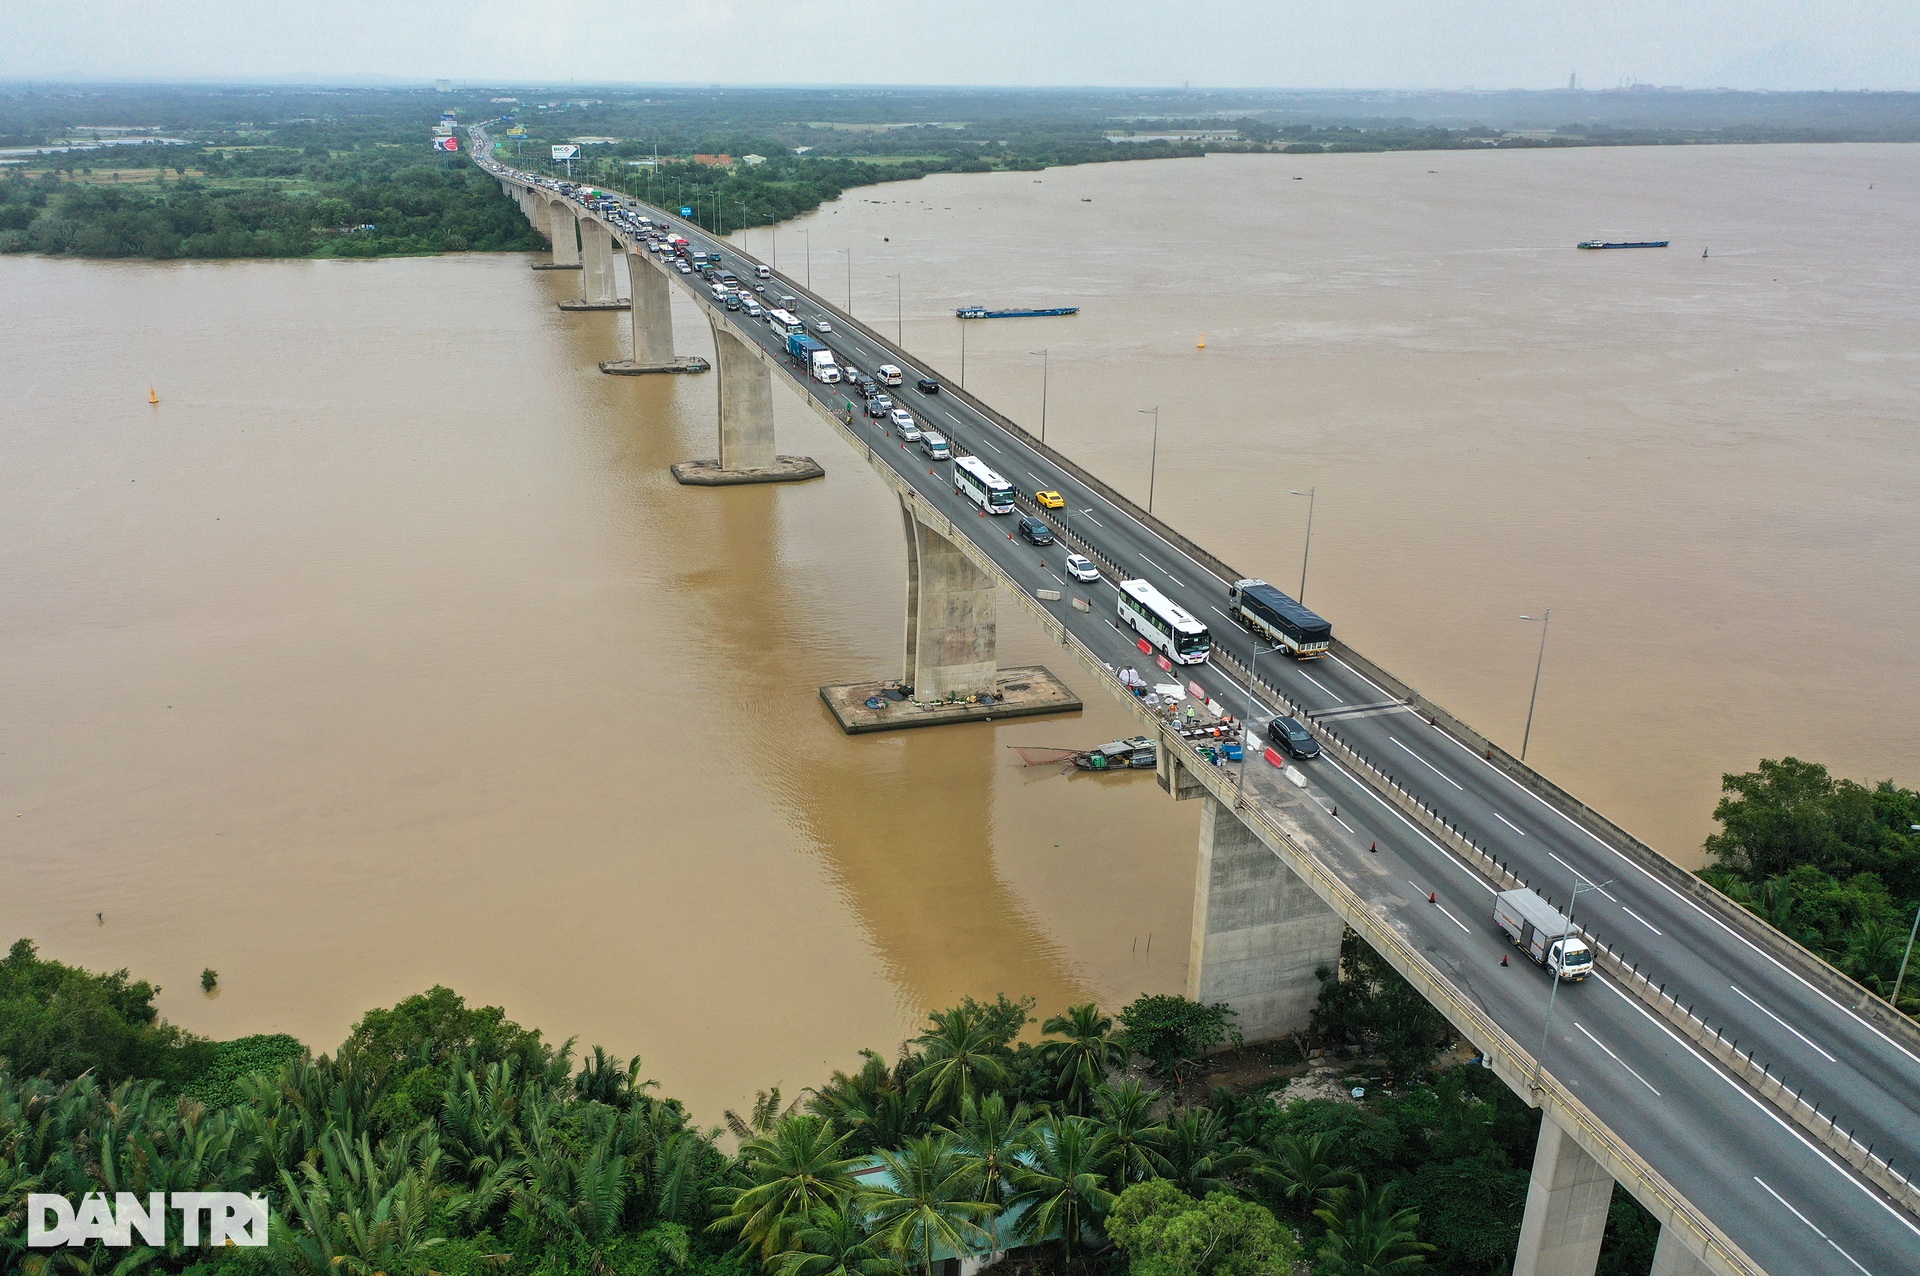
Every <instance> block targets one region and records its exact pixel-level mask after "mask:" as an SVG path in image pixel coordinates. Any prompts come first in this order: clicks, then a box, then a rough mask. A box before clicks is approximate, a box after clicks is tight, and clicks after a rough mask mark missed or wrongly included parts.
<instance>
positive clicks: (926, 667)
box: [900, 503, 1000, 704]
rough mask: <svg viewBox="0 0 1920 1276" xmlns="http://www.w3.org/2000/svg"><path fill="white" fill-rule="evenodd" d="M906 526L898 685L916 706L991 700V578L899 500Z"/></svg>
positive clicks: (995, 627)
mask: <svg viewBox="0 0 1920 1276" xmlns="http://www.w3.org/2000/svg"><path fill="white" fill-rule="evenodd" d="M900 513H901V516H902V517H903V518H904V519H905V520H906V527H907V658H906V664H905V667H904V668H903V670H902V672H901V675H900V677H901V681H902V682H903V683H904V684H905V685H906V686H908V687H910V688H912V689H913V699H914V700H915V701H916V702H918V703H921V704H928V703H932V702H935V701H943V700H954V699H960V700H965V699H967V698H968V697H970V696H982V695H992V694H993V692H994V689H995V683H996V678H997V675H998V674H999V672H1000V666H999V662H998V660H997V659H996V657H995V654H994V653H995V646H996V642H997V639H998V636H999V623H998V621H997V620H996V618H995V613H994V583H993V577H991V576H989V575H987V574H986V573H985V572H983V571H981V570H980V569H979V568H978V567H976V566H974V564H973V560H972V559H970V558H968V557H967V556H966V555H965V554H964V553H962V552H961V550H960V548H959V546H957V545H955V544H954V543H953V542H952V541H950V540H948V539H947V538H946V537H944V536H942V535H941V534H940V533H939V532H936V531H935V530H934V529H933V528H931V527H928V526H927V525H926V524H925V523H923V522H921V521H920V520H919V519H918V518H916V517H915V516H914V512H913V510H912V508H911V507H909V506H907V505H906V504H905V503H902V505H901V507H900Z"/></svg>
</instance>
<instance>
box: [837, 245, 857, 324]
mask: <svg viewBox="0 0 1920 1276" xmlns="http://www.w3.org/2000/svg"><path fill="white" fill-rule="evenodd" d="M833 251H835V252H837V253H845V254H846V255H847V313H848V314H852V313H853V249H851V248H836V249H834V250H833Z"/></svg>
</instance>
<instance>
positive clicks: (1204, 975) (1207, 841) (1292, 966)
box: [1161, 748, 1518, 1272]
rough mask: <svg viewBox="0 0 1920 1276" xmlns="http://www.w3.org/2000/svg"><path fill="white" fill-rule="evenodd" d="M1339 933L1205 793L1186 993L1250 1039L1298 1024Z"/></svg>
mask: <svg viewBox="0 0 1920 1276" xmlns="http://www.w3.org/2000/svg"><path fill="white" fill-rule="evenodd" d="M1161 753H1162V755H1163V756H1164V755H1165V753H1166V750H1165V749H1164V748H1163V749H1162V750H1161ZM1345 931H1346V923H1344V922H1343V921H1342V920H1341V919H1340V916H1339V914H1337V913H1335V912H1334V911H1333V910H1332V909H1330V908H1328V907H1327V906H1326V905H1325V904H1324V903H1322V902H1321V900H1320V897H1319V896H1318V895H1316V894H1314V893H1313V888H1312V887H1310V886H1308V885H1307V884H1306V883H1305V882H1304V881H1302V880H1301V879H1300V878H1299V876H1298V875H1296V874H1295V873H1294V872H1293V870H1292V869H1290V868H1288V867H1287V866H1286V864H1285V862H1283V861H1282V860H1281V859H1280V857H1279V856H1277V855H1275V854H1274V853H1273V852H1272V851H1271V850H1269V849H1268V848H1267V846H1266V844H1265V843H1263V842H1262V841H1261V840H1260V839H1259V838H1258V837H1256V836H1254V834H1253V831H1252V830H1251V829H1249V828H1248V827H1247V826H1246V825H1245V824H1243V823H1242V822H1241V821H1240V817H1239V816H1237V815H1235V814H1234V812H1233V810H1232V808H1230V807H1228V806H1227V805H1226V804H1225V803H1223V802H1221V801H1220V800H1219V799H1217V798H1215V797H1213V796H1211V795H1207V796H1206V799H1205V805H1203V806H1202V807H1201V810H1200V859H1199V863H1198V864H1197V865H1196V866H1195V869H1194V891H1193V939H1192V948H1191V950H1190V953H1189V956H1188V959H1187V996H1188V997H1189V998H1191V999H1192V1000H1194V1001H1198V1002H1202V1003H1204V1004H1206V1005H1212V1004H1213V1003H1215V1002H1221V1001H1224V1002H1226V1003H1227V1004H1228V1005H1229V1006H1232V1007H1233V1008H1234V1010H1235V1011H1236V1012H1238V1013H1237V1016H1236V1018H1235V1020H1234V1022H1235V1025H1236V1026H1237V1027H1238V1028H1239V1029H1240V1031H1241V1033H1242V1034H1243V1035H1245V1037H1246V1039H1247V1040H1248V1041H1249V1042H1255V1041H1271V1040H1273V1039H1274V1038H1276V1037H1280V1036H1283V1035H1285V1034H1286V1033H1288V1032H1292V1031H1294V1030H1295V1029H1299V1028H1304V1027H1306V1025H1307V1021H1308V1019H1309V1018H1310V1017H1311V1016H1312V1014H1313V1007H1314V1003H1315V1002H1316V1001H1318V1000H1319V997H1320V981H1319V980H1318V979H1317V978H1315V976H1314V972H1315V971H1316V970H1319V969H1320V968H1322V967H1326V968H1327V969H1330V970H1337V969H1339V966H1340V937H1341V936H1342V934H1344V933H1345ZM1515 1270H1516V1272H1517V1271H1518V1269H1517V1268H1516V1269H1515Z"/></svg>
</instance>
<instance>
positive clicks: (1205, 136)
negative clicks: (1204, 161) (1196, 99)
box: [1107, 128, 1240, 142]
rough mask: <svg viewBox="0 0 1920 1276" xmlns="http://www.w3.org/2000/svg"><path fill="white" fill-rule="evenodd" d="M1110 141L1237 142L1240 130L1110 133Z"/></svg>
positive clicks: (1108, 135)
mask: <svg viewBox="0 0 1920 1276" xmlns="http://www.w3.org/2000/svg"><path fill="white" fill-rule="evenodd" d="M1107 140H1108V141H1109V142H1237V141H1239V140H1240V130H1239V129H1232V128H1218V129H1173V130H1170V131H1168V132H1164V133H1109V134H1107Z"/></svg>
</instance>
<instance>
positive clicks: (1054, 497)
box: [1033, 492, 1067, 510]
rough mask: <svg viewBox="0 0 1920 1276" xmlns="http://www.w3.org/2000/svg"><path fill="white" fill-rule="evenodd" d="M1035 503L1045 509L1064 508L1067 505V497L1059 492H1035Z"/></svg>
mask: <svg viewBox="0 0 1920 1276" xmlns="http://www.w3.org/2000/svg"><path fill="white" fill-rule="evenodd" d="M1033 503H1034V504H1035V505H1038V506H1039V507H1040V508H1041V509H1045V510H1063V509H1065V508H1066V507H1067V502H1066V498H1065V497H1063V496H1061V495H1060V493H1058V492H1035V493H1034V494H1033Z"/></svg>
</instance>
